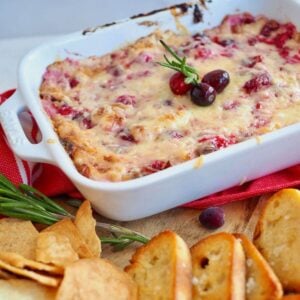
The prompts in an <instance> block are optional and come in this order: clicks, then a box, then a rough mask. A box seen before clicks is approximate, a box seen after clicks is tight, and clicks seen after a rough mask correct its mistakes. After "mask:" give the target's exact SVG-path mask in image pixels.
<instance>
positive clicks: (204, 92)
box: [191, 83, 217, 106]
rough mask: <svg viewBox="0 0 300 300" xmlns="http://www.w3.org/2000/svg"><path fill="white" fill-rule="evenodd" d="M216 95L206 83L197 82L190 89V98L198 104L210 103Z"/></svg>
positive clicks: (206, 104)
mask: <svg viewBox="0 0 300 300" xmlns="http://www.w3.org/2000/svg"><path fill="white" fill-rule="evenodd" d="M216 95H217V93H216V90H215V89H214V88H213V87H212V86H210V85H208V84H206V83H198V84H197V85H194V86H193V87H192V89H191V100H192V101H193V102H194V103H195V104H196V105H199V106H209V105H211V104H212V103H213V102H214V101H215V99H216Z"/></svg>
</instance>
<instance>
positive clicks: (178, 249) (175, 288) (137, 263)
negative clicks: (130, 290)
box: [124, 231, 192, 300]
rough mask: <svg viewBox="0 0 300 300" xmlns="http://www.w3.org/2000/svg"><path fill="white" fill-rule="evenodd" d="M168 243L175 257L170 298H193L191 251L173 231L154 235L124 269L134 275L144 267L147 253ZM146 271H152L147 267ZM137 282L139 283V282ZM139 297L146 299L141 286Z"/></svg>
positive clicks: (171, 271) (180, 299) (186, 299)
mask: <svg viewBox="0 0 300 300" xmlns="http://www.w3.org/2000/svg"><path fill="white" fill-rule="evenodd" d="M166 243H168V244H169V245H168V246H171V247H173V250H172V251H173V255H174V257H175V260H174V263H173V264H172V269H171V270H170V274H173V282H172V288H171V290H170V291H169V298H168V299H175V300H189V299H192V283H191V281H192V266H191V255H190V251H189V248H188V247H187V245H186V243H185V242H184V240H183V239H182V238H181V237H180V236H178V235H177V234H176V233H174V232H172V231H164V232H161V233H159V234H158V235H157V236H155V237H153V238H152V239H151V240H150V242H148V243H147V244H146V245H144V246H142V247H139V248H138V249H137V250H136V252H135V253H134V254H133V256H132V258H131V260H130V265H128V266H126V267H125V269H124V270H125V272H127V273H128V274H129V275H132V276H133V273H135V272H138V271H139V270H140V269H141V268H143V267H142V264H143V262H144V257H145V255H146V254H151V252H153V251H154V249H157V248H158V247H162V245H163V244H166ZM146 272H151V270H150V269H147V270H146ZM167 275H168V274H167ZM133 279H134V276H133ZM137 284H138V285H139V283H138V282H137ZM149 284H150V283H149ZM153 289H154V295H155V287H153ZM153 297H154V298H153V299H155V296H153ZM157 297H158V295H157ZM139 299H141V300H142V299H144V298H143V295H142V292H141V287H140V288H139ZM159 299H161V298H159ZM162 299H165V298H162Z"/></svg>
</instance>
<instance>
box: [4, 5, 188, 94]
mask: <svg viewBox="0 0 300 300" xmlns="http://www.w3.org/2000/svg"><path fill="white" fill-rule="evenodd" d="M181 2H184V1H183V0H108V1H107V0H84V1H75V0H0V93H2V92H4V91H5V90H7V89H11V88H15V87H17V68H18V64H19V61H20V59H21V58H22V56H23V55H25V54H26V52H28V51H29V50H30V49H31V48H33V47H35V46H37V45H39V44H41V43H44V42H47V41H49V40H50V39H51V38H54V37H55V36H57V35H58V34H65V33H69V32H73V31H77V30H82V29H85V28H88V27H93V26H96V25H100V24H105V23H108V22H112V21H116V20H119V19H123V18H127V17H130V16H132V15H135V14H138V13H142V12H149V11H151V10H153V9H157V8H162V7H166V6H169V5H172V4H176V3H181Z"/></svg>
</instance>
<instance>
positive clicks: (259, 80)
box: [243, 73, 271, 94]
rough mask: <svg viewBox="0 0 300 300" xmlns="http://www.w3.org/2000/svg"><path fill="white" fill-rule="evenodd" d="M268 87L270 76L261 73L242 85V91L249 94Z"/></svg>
mask: <svg viewBox="0 0 300 300" xmlns="http://www.w3.org/2000/svg"><path fill="white" fill-rule="evenodd" d="M270 85H271V78H270V75H269V74H267V73H263V74H259V75H256V76H255V77H253V78H252V79H250V80H248V81H247V82H246V83H245V84H244V86H243V89H244V91H245V92H246V93H247V94H251V93H254V92H257V91H258V90H260V89H262V88H263V87H269V86H270Z"/></svg>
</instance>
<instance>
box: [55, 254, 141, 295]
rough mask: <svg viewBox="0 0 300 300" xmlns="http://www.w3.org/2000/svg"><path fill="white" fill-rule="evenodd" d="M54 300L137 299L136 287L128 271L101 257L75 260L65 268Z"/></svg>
mask: <svg viewBox="0 0 300 300" xmlns="http://www.w3.org/2000/svg"><path fill="white" fill-rule="evenodd" d="M55 299H56V300H75V299H76V300H101V299H103V300H106V299H107V300H110V299H111V300H136V299H137V286H136V284H135V282H134V281H133V280H132V279H131V277H130V276H128V274H126V273H125V272H123V271H122V270H121V269H119V268H118V267H116V266H115V265H113V264H111V263H110V262H109V261H107V260H105V259H101V258H85V259H80V260H77V261H75V262H74V263H72V264H70V265H68V266H67V267H66V269H65V276H64V278H63V280H62V283H61V285H60V287H59V289H58V292H57V295H56V298H55Z"/></svg>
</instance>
